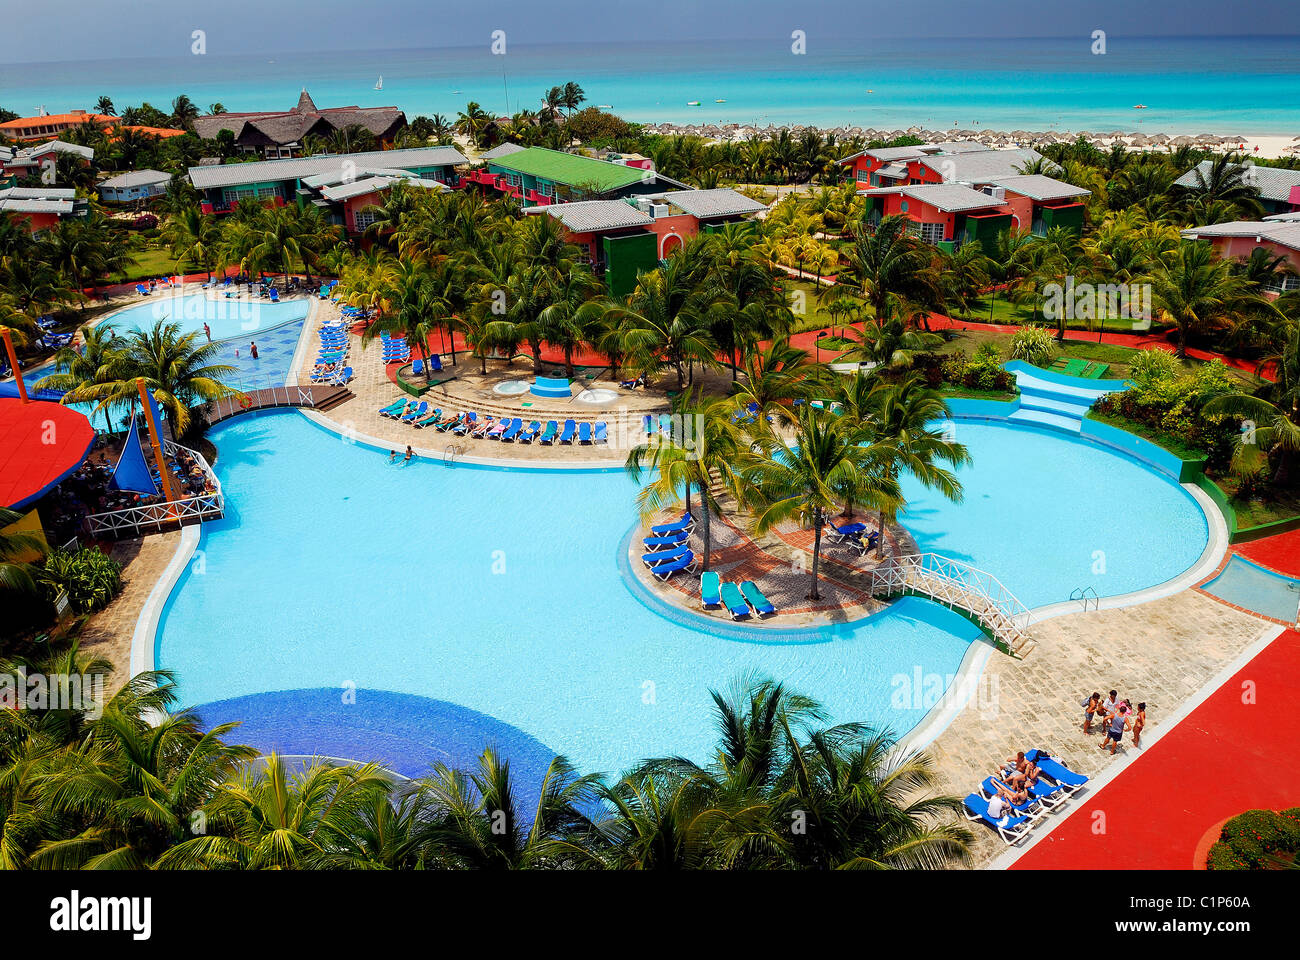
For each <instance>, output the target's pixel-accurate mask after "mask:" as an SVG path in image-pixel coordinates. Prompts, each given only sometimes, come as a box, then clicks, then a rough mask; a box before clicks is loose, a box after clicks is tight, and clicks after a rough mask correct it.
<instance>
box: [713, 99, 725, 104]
mask: <svg viewBox="0 0 1300 960" xmlns="http://www.w3.org/2000/svg"><path fill="white" fill-rule="evenodd" d="M713 102H714V103H726V102H727V101H726V100H714V101H713Z"/></svg>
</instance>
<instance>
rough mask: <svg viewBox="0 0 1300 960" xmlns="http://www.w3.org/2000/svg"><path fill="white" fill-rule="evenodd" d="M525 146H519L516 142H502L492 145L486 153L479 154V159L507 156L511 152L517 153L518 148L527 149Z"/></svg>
mask: <svg viewBox="0 0 1300 960" xmlns="http://www.w3.org/2000/svg"><path fill="white" fill-rule="evenodd" d="M527 149H528V148H527V147H521V146H519V144H517V143H503V144H501V145H500V146H499V147H493V148H492V149H491V150H488V151H487V152H486V153H483V154H480V155H479V159H480V160H495V159H496V158H497V157H508V156H510V154H512V153H518V152H519V151H520V150H527Z"/></svg>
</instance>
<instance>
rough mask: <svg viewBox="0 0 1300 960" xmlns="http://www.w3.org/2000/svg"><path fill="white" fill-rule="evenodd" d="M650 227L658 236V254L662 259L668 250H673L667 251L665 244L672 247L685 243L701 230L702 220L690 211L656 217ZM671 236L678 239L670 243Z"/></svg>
mask: <svg viewBox="0 0 1300 960" xmlns="http://www.w3.org/2000/svg"><path fill="white" fill-rule="evenodd" d="M649 229H650V231H651V232H653V233H654V235H655V236H656V237H658V251H659V252H658V256H659V259H660V260H662V259H663V258H664V257H665V256H666V255H667V252H671V250H669V251H667V252H666V251H665V244H667V245H668V246H669V247H670V248H672V247H676V246H677V245H678V243H681V244H685V243H686V241H688V240H690V239H691V237H693V236H695V235H696V234H697V233H699V232H700V222H699V221H698V220H696V219H695V218H694V217H692V216H691V215H690V214H689V213H682V214H678V215H677V216H674V217H656V218H655V222H654V224H653V225H652V226H651V227H649ZM670 237H676V238H677V239H676V240H674V241H672V242H671V243H670V242H669V238H670Z"/></svg>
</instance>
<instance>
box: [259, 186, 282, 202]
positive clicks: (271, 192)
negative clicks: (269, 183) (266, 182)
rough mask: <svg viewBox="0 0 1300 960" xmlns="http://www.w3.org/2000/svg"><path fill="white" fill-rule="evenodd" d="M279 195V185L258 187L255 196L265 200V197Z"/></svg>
mask: <svg viewBox="0 0 1300 960" xmlns="http://www.w3.org/2000/svg"><path fill="white" fill-rule="evenodd" d="M279 195H280V188H279V187H258V188H257V198H258V199H259V200H265V199H266V198H267V197H278V196H279Z"/></svg>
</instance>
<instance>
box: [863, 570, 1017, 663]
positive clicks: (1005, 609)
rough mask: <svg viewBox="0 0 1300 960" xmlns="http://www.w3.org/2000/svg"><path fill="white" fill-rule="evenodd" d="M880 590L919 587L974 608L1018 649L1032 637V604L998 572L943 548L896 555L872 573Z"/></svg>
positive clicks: (924, 592) (873, 583) (905, 590)
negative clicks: (944, 553) (948, 553)
mask: <svg viewBox="0 0 1300 960" xmlns="http://www.w3.org/2000/svg"><path fill="white" fill-rule="evenodd" d="M871 592H872V593H873V594H874V595H877V596H893V595H897V594H901V593H918V594H922V595H924V596H927V597H929V598H930V599H932V600H936V601H938V602H939V603H942V604H944V605H945V606H948V607H960V608H961V609H963V610H965V611H967V612H968V613H970V614H972V615H973V616H974V617H975V618H976V619H977V620H978V621H979V622H980V623H981V624H982V625H983V626H984V627H986V628H987V629H988V631H989V632H990V633H991V634H992V635H993V636H994V638H995V639H997V640H1000V641H1002V642H1003V643H1005V644H1006V645H1007V646H1008V647H1009V648H1011V649H1012V650H1018V649H1019V648H1020V646H1022V645H1023V643H1024V642H1025V641H1026V640H1027V639H1028V631H1029V608H1028V607H1026V606H1025V605H1024V604H1023V603H1021V602H1020V600H1019V599H1018V598H1017V597H1016V595H1015V594H1014V593H1012V592H1011V591H1010V590H1008V589H1007V588H1006V587H1005V586H1003V585H1002V581H1001V580H999V579H998V578H997V577H995V576H993V574H991V573H988V572H986V571H984V570H980V569H979V568H978V567H973V566H971V565H970V564H969V563H964V562H963V561H961V560H953V559H952V558H951V557H945V556H942V555H940V554H937V553H911V554H905V555H903V556H899V557H890V558H889V559H887V560H885V561H884V562H883V563H882V564H881V565H880V566H879V567H877V568H876V569H875V570H874V571H873V572H872V574H871Z"/></svg>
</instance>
